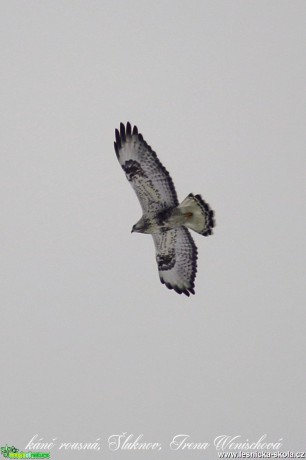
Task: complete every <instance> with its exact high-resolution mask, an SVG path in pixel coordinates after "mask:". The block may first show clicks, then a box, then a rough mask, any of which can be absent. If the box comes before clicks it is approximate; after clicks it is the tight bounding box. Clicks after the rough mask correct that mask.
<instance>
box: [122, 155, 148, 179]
mask: <svg viewBox="0 0 306 460" xmlns="http://www.w3.org/2000/svg"><path fill="white" fill-rule="evenodd" d="M122 169H123V171H124V172H125V174H126V177H127V179H128V180H129V181H132V180H133V178H134V177H135V176H142V177H146V173H145V172H144V170H143V169H142V167H141V166H140V163H138V161H135V160H128V161H126V162H125V163H124V164H123V165H122Z"/></svg>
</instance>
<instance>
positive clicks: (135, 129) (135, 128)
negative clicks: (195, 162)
mask: <svg viewBox="0 0 306 460" xmlns="http://www.w3.org/2000/svg"><path fill="white" fill-rule="evenodd" d="M134 134H138V129H137V126H134V128H133V135H134Z"/></svg>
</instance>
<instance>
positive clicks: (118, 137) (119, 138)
mask: <svg viewBox="0 0 306 460" xmlns="http://www.w3.org/2000/svg"><path fill="white" fill-rule="evenodd" d="M115 136H116V143H117V148H118V150H119V149H121V137H120V134H119V131H118V129H116V130H115Z"/></svg>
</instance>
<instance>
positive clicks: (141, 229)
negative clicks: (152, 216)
mask: <svg viewBox="0 0 306 460" xmlns="http://www.w3.org/2000/svg"><path fill="white" fill-rule="evenodd" d="M149 227H150V223H149V222H148V221H147V219H145V218H144V217H143V216H142V218H141V219H139V221H138V222H136V224H135V225H133V228H132V231H131V233H134V232H137V233H148V230H149Z"/></svg>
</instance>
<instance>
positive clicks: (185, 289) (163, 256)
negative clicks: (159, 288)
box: [152, 227, 198, 296]
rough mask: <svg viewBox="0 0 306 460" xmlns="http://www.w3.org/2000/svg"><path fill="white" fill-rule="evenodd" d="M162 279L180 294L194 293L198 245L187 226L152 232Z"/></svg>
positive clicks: (168, 286)
mask: <svg viewBox="0 0 306 460" xmlns="http://www.w3.org/2000/svg"><path fill="white" fill-rule="evenodd" d="M152 237H153V240H154V244H155V248H156V262H157V265H158V272H159V278H160V281H161V282H162V283H163V284H165V285H166V286H167V288H169V289H174V290H175V291H176V292H177V293H178V294H185V295H187V296H189V295H190V294H194V280H195V277H196V272H197V257H198V256H197V254H198V250H197V247H196V245H195V243H194V241H193V239H192V236H191V235H190V233H189V231H188V230H187V228H185V227H178V228H174V229H172V230H169V231H167V232H163V233H154V234H152Z"/></svg>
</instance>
